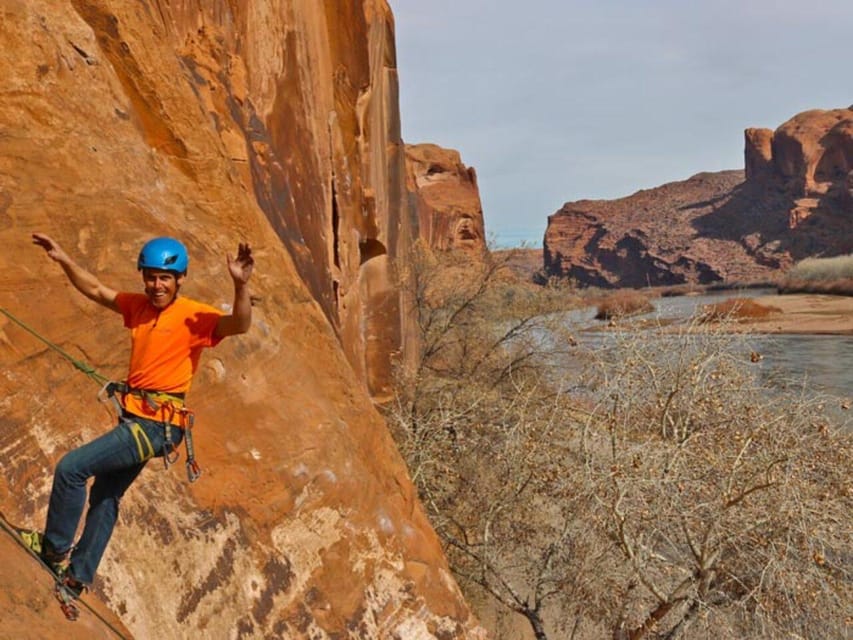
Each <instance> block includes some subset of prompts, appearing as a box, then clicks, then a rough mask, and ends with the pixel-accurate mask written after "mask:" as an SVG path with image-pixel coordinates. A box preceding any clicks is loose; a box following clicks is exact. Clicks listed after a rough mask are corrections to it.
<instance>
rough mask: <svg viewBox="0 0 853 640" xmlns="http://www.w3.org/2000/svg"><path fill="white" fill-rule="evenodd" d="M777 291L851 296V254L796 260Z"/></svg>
mask: <svg viewBox="0 0 853 640" xmlns="http://www.w3.org/2000/svg"><path fill="white" fill-rule="evenodd" d="M779 293H826V294H833V295H839V296H853V255H846V256H835V257H834V258H806V259H805V260H802V261H800V262H798V263H797V264H795V265H794V266H793V268H792V269H791V270H790V271H788V273H787V274H785V278H784V279H783V280H782V281H781V282H780V283H779Z"/></svg>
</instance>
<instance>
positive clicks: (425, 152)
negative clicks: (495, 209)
mask: <svg viewBox="0 0 853 640" xmlns="http://www.w3.org/2000/svg"><path fill="white" fill-rule="evenodd" d="M406 178H407V179H406V185H407V189H408V191H409V193H410V194H411V196H412V198H413V199H414V201H415V206H416V210H417V217H418V227H419V230H420V237H421V238H422V239H423V240H424V242H425V243H426V244H427V245H428V246H429V247H431V248H432V249H435V250H438V251H450V250H458V251H464V252H466V253H468V254H470V256H471V257H472V259H476V258H478V257H480V256H482V255H483V253H484V252H485V251H486V232H485V226H484V223H483V205H482V204H481V202H480V191H479V188H478V186H477V173H476V171H475V170H474V168H473V167H467V166H465V165H464V164H463V163H462V159H461V157H460V155H459V152H458V151H455V150H453V149H443V148H441V147H439V146H437V145H434V144H408V145H406Z"/></svg>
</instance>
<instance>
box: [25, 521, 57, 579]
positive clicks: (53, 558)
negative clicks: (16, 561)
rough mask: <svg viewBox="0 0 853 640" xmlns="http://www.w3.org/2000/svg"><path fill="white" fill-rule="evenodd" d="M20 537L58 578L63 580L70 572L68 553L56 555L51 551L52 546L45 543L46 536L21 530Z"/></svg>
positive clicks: (37, 532)
mask: <svg viewBox="0 0 853 640" xmlns="http://www.w3.org/2000/svg"><path fill="white" fill-rule="evenodd" d="M18 535H19V536H21V539H22V540H23V541H24V544H25V545H26V546H27V548H28V549H29V550H30V551H32V552H33V553H34V554H35V555H37V556H38V557H39V558H41V560H42V562H44V563H45V564H46V565H47V567H48V568H49V569H50V570H51V571H52V572H53V573H54V575H55V576H56V577H57V578H61V577H62V576H63V575H64V574H65V572H66V571H67V570H68V554H67V553H56V552H55V551H54V550H53V549H51V547H50V544H49V543H47V542H46V541H45V539H44V536H43V535H42V534H41V533H40V532H39V531H29V530H27V529H19V530H18Z"/></svg>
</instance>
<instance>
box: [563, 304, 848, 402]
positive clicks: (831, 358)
mask: <svg viewBox="0 0 853 640" xmlns="http://www.w3.org/2000/svg"><path fill="white" fill-rule="evenodd" d="M774 293H775V291H773V290H755V289H753V290H744V291H723V292H719V293H709V294H703V295H696V296H675V297H670V298H657V299H654V300H652V303H653V304H654V306H655V309H654V311H652V312H650V313H647V314H644V315H641V316H634V317H633V318H632V321H634V320H658V321H660V322H661V323H662V324H664V323H665V324H669V323H671V322H686V321H688V320H689V319H690V318H691V317H692V316H693V315H694V314H695V313H696V311H697V310H698V308H699V307H700V306H702V305H707V304H712V303H714V302H721V301H722V300H726V299H728V298H733V297H749V298H756V297H759V296H762V295H771V294H774ZM595 313H596V309H595V308H593V307H587V308H584V309H577V310H575V311H571V312H569V313H568V314H566V322H567V323H568V324H569V325H570V326H571V329H572V332H573V335H575V337H576V339H577V340H578V341H579V342H580V343H582V344H584V345H586V346H589V347H593V348H594V347H595V346H597V345H601V344H602V341H603V340H605V339H606V338H605V336H606V333H604V332H601V331H600V328H601V327H602V326H603V323H602V321H599V320H595V319H594V316H595ZM745 339H746V341H747V344H748V345H749V349H750V350H751V351H754V352H755V353H757V354H760V356H761V360H760V362H759V363H758V365H759V366H760V368H761V372H762V378H763V380H764V381H765V382H766V383H767V384H768V385H769V386H771V387H773V388H776V389H798V390H799V389H803V388H806V389H809V390H813V391H816V392H820V393H826V394H829V395H831V396H835V397H837V398H839V399H840V400H841V402H842V403H846V402H851V401H853V336H850V335H803V334H755V333H753V334H750V335H748V336H746V338H745ZM850 413H853V407H851V408H850Z"/></svg>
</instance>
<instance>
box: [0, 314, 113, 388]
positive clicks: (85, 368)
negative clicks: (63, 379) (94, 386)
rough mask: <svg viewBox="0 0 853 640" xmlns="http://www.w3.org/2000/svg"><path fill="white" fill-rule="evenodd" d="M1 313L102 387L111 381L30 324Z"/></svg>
mask: <svg viewBox="0 0 853 640" xmlns="http://www.w3.org/2000/svg"><path fill="white" fill-rule="evenodd" d="M0 313H2V314H3V315H5V316H6V317H7V318H9V320H11V321H12V322H14V323H15V324H16V325H18V326H19V327H21V328H22V329H24V330H26V331H29V332H30V333H31V334H33V335H34V336H35V337H36V338H38V339H39V340H41V341H42V342H44V343H45V344H46V345H47V346H48V347H50V348H51V349H53V350H54V351H56V352H57V353H58V354H59V355H61V356H62V357H63V358H65V359H66V360H68V361H69V362H70V363H71V364H73V365H74V366H75V367H76V368H77V369H79V370H80V371H82V372H83V373H85V374H86V375H87V376H89V377H90V378H92V380H94V381H95V382H97V383H98V384H99V385H100V386H104V385H105V384H106V383H107V382H109V381H110V379H109V378H105V377H104V376H102V375H101V374H100V373H98V372H97V371H95V368H94V367H93V366H92V365H90V364H87V363H85V362H83V361H82V360H77V359H76V358H74V357H73V356H72V355H71V354H70V353H68V352H67V351H64V350H62V349H61V348H60V347H59V346H58V345H56V344H54V343H53V342H51V341H50V340H48V339H47V338H45V337H44V336H43V335H41V334H40V333H39V332H38V331H36V330H35V329H33V328H32V327H31V326H29V325H28V324H26V323H25V322H23V321H22V320H19V319H18V318H16V317H15V316H13V315H12V314H11V313H9V312H8V311H6V309H4V308H3V307H0Z"/></svg>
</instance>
